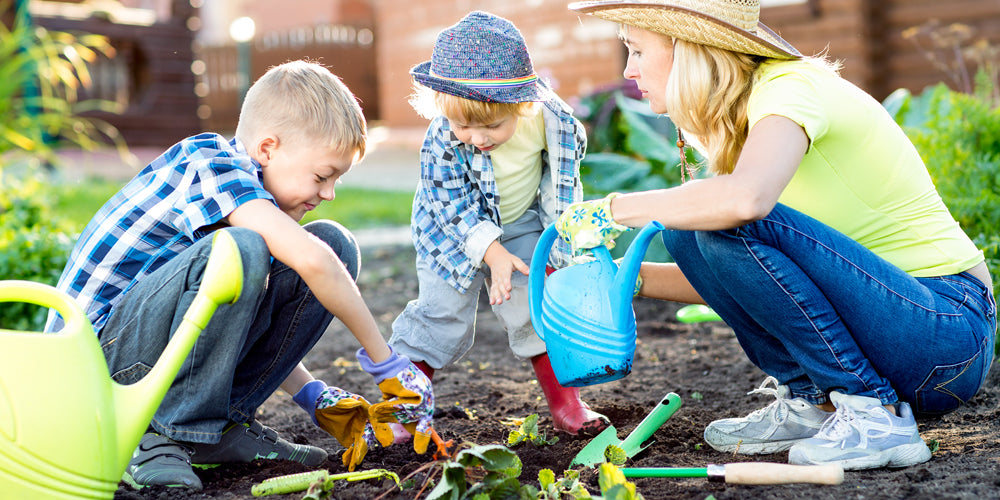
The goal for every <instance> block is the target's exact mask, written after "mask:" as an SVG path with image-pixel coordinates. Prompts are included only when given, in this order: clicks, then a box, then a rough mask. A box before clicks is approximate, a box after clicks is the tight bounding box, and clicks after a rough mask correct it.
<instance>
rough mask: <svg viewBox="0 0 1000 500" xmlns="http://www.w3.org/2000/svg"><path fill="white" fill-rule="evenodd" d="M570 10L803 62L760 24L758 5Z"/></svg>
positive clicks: (653, 0) (605, 0)
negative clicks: (797, 59)
mask: <svg viewBox="0 0 1000 500" xmlns="http://www.w3.org/2000/svg"><path fill="white" fill-rule="evenodd" d="M569 9H570V10H575V11H577V12H580V13H582V14H590V15H592V16H596V17H599V18H601V19H607V20H608V21H613V22H617V23H621V24H625V25H628V26H635V27H637V28H642V29H645V30H648V31H654V32H656V33H662V34H664V35H667V36H672V37H674V38H679V39H681V40H686V41H689V42H694V43H698V44H701V45H709V46H712V47H718V48H720V49H726V50H731V51H733V52H741V53H744V54H754V55H759V56H766V57H774V58H777V59H796V58H799V57H802V55H801V54H799V51H798V50H795V47H793V46H792V44H790V43H788V42H786V41H785V40H783V39H782V38H781V37H780V36H778V35H777V34H775V33H774V32H773V31H771V29H770V28H768V27H767V26H765V25H764V23H762V22H760V1H759V0H632V1H623V0H596V1H589V2H575V3H571V4H569Z"/></svg>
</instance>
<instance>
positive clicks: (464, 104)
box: [409, 85, 539, 124]
mask: <svg viewBox="0 0 1000 500" xmlns="http://www.w3.org/2000/svg"><path fill="white" fill-rule="evenodd" d="M409 102H410V106H413V109H414V110H415V111H416V112H417V114H418V115H420V116H422V117H424V118H427V119H431V118H434V117H436V116H438V115H442V116H444V117H445V118H447V119H448V120H449V121H451V120H462V121H465V122H470V123H479V124H489V123H495V122H497V121H500V120H502V119H504V118H507V117H509V116H518V117H522V118H526V117H529V116H534V115H535V114H536V113H538V109H539V104H538V103H536V102H530V101H529V102H485V101H475V100H472V99H466V98H464V97H458V96H455V95H451V94H446V93H444V92H438V91H436V90H432V89H430V88H428V87H425V86H423V85H415V86H414V90H413V94H411V95H410V98H409Z"/></svg>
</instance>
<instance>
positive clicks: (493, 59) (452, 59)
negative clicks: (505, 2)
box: [410, 11, 548, 102]
mask: <svg viewBox="0 0 1000 500" xmlns="http://www.w3.org/2000/svg"><path fill="white" fill-rule="evenodd" d="M410 74H411V75H413V78H414V79H415V80H416V81H417V83H419V84H421V85H423V86H425V87H428V88H430V89H431V90H435V91H438V92H443V93H445V94H451V95H454V96H458V97H462V98H465V99H470V100H473V101H483V102H530V101H544V100H546V99H547V93H548V91H547V88H546V87H545V85H544V84H543V83H542V82H541V80H539V79H538V75H536V74H535V70H534V69H533V68H532V65H531V57H529V56H528V48H527V47H526V46H525V44H524V38H523V37H522V36H521V32H520V31H518V29H517V28H516V27H515V26H514V25H513V24H512V23H511V22H510V21H508V20H506V19H504V18H502V17H499V16H496V15H493V14H490V13H488V12H482V11H475V12H472V13H470V14H469V15H467V16H465V17H464V18H462V20H461V21H459V22H458V23H457V24H455V25H454V26H450V27H448V28H445V29H444V30H442V31H441V33H439V34H438V37H437V41H436V42H435V43H434V51H433V52H432V53H431V60H430V61H426V62H423V63H420V64H418V65H416V66H414V67H413V69H411V70H410Z"/></svg>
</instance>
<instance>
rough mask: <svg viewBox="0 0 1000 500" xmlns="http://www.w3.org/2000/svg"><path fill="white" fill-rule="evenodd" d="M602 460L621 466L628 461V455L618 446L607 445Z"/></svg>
mask: <svg viewBox="0 0 1000 500" xmlns="http://www.w3.org/2000/svg"><path fill="white" fill-rule="evenodd" d="M604 459H605V460H607V461H608V462H610V463H612V464H615V465H622V464H624V463H625V462H626V461H627V460H628V454H626V453H625V450H624V449H622V448H621V447H620V446H617V445H613V444H609V445H608V447H607V448H605V449H604Z"/></svg>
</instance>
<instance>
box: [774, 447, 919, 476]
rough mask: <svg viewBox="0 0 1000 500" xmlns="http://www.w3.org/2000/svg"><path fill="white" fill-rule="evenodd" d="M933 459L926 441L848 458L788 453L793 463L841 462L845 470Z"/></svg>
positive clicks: (794, 451) (799, 452) (906, 465)
mask: <svg viewBox="0 0 1000 500" xmlns="http://www.w3.org/2000/svg"><path fill="white" fill-rule="evenodd" d="M930 459H931V450H930V449H929V448H927V445H926V444H924V443H922V442H921V443H911V444H904V445H900V446H897V447H895V448H890V449H888V450H883V451H881V452H879V453H876V454H874V455H868V456H864V457H857V458H849V459H846V460H828V461H822V460H812V459H810V458H809V457H807V456H806V453H805V452H803V451H801V450H792V451H791V452H789V454H788V463H789V464H792V465H825V464H833V463H839V464H840V465H841V466H842V467H843V468H844V470H866V469H878V468H881V467H891V468H901V467H910V466H911V465H917V464H922V463H924V462H926V461H928V460H930Z"/></svg>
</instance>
